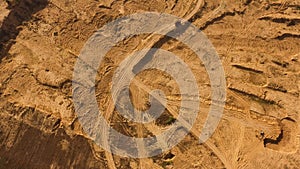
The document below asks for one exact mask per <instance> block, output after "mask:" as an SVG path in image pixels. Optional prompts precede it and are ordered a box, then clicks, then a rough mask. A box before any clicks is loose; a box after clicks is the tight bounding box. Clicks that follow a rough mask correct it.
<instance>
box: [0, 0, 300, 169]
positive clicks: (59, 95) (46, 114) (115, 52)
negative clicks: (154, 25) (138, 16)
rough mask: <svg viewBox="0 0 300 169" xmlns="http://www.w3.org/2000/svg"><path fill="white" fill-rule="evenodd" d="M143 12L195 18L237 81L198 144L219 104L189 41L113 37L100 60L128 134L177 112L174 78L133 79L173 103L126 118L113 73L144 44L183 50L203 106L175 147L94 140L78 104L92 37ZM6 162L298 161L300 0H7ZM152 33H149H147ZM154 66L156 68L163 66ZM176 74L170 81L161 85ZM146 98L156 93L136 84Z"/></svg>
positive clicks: (104, 98) (105, 97)
mask: <svg viewBox="0 0 300 169" xmlns="http://www.w3.org/2000/svg"><path fill="white" fill-rule="evenodd" d="M142 11H156V12H165V13H170V14H174V15H176V16H179V17H183V18H185V19H188V20H190V21H191V22H193V24H194V25H196V26H197V27H199V28H200V29H201V30H202V31H203V32H204V33H205V34H206V35H207V37H208V38H209V40H210V41H211V42H212V44H213V45H214V46H215V48H216V50H217V52H218V53H219V56H220V58H221V60H222V63H223V66H224V69H225V74H226V80H227V100H226V106H225V111H224V115H223V117H222V121H221V122H220V124H219V126H218V128H217V130H216V131H215V133H214V134H213V136H212V137H211V138H210V139H209V140H208V141H207V142H206V143H203V144H198V140H197V136H198V135H199V133H200V132H201V128H202V126H203V123H204V120H205V117H206V115H207V112H208V108H209V104H210V86H209V79H208V76H207V74H206V73H205V69H204V67H203V65H202V64H201V61H200V60H198V59H197V58H196V56H195V54H194V53H193V52H191V51H190V50H189V49H188V47H186V46H184V45H183V44H181V43H180V42H177V41H175V40H167V42H164V43H157V41H159V42H160V41H161V40H160V39H161V37H160V36H158V35H152V36H150V37H149V35H141V36H135V37H132V38H129V39H126V40H125V41H124V42H122V43H119V44H118V45H117V46H115V47H114V48H113V49H112V50H111V51H110V52H109V53H108V54H107V57H106V59H105V61H104V62H103V63H102V65H101V67H100V68H99V74H98V76H97V82H96V83H97V85H96V88H97V89H96V95H97V100H98V102H99V104H100V105H101V106H100V109H101V110H102V111H104V112H105V117H106V118H107V120H109V121H110V123H111V126H113V127H114V128H115V129H116V130H118V131H120V132H121V133H123V134H126V135H130V136H134V137H147V136H153V135H155V134H158V133H161V132H162V130H163V129H165V128H167V127H168V125H169V124H171V123H172V121H173V120H174V118H176V116H177V111H178V106H179V104H180V98H178V95H177V93H178V87H177V86H176V83H175V82H174V80H172V78H170V77H168V75H167V74H164V73H163V72H160V71H157V70H147V71H144V72H142V73H140V74H139V75H138V76H137V77H136V78H135V79H137V80H138V81H139V82H142V84H143V85H145V86H147V89H151V90H152V89H161V90H163V91H165V94H166V96H167V98H168V105H167V109H166V110H165V112H164V113H163V115H162V116H161V117H160V118H159V119H157V120H156V122H153V123H150V124H147V125H141V124H137V123H132V122H128V121H126V119H124V118H123V117H121V116H120V115H119V114H118V112H117V111H116V110H115V109H114V106H113V105H112V104H111V97H110V87H111V86H110V85H111V79H112V76H113V73H114V70H116V68H117V66H118V65H119V64H120V62H121V61H122V60H123V59H124V58H126V57H127V56H128V55H129V54H130V53H132V52H133V51H135V50H139V49H142V48H144V47H148V46H153V45H154V46H155V45H159V46H160V48H162V49H166V50H169V51H171V52H173V53H174V54H176V55H177V56H180V57H181V58H182V59H183V60H184V61H185V62H186V63H187V64H188V65H189V66H190V68H191V70H192V71H193V73H194V74H195V76H196V80H197V83H198V87H199V89H200V91H201V92H200V95H201V110H200V112H199V118H198V119H197V124H196V125H195V126H194V128H193V129H192V131H191V133H190V134H189V135H188V136H187V137H186V138H185V139H184V140H183V141H182V142H181V143H180V144H179V145H177V146H176V147H174V148H173V149H172V150H171V151H169V152H165V153H163V154H161V155H159V156H156V157H152V158H148V159H131V158H123V157H119V156H116V155H112V154H110V153H108V152H105V151H104V150H103V149H101V148H99V147H98V146H96V145H95V144H94V143H93V141H91V140H90V139H89V138H88V137H87V136H86V135H85V133H84V132H83V131H82V129H81V125H80V124H79V122H78V121H77V118H76V114H75V112H74V106H73V103H72V89H71V82H72V73H73V66H74V63H75V62H76V58H77V56H78V55H79V53H80V50H81V49H82V47H83V45H84V44H85V42H86V41H87V39H88V38H89V37H90V36H91V35H92V34H93V32H94V31H96V30H97V29H98V28H100V27H101V26H103V25H104V24H106V23H108V22H109V21H112V20H114V19H115V18H118V17H121V16H124V15H128V14H132V13H135V12H142ZM0 26H1V30H0V31H1V32H0V47H1V49H0V50H1V53H0V57H1V62H0V110H1V111H0V118H1V120H0V168H111V169H113V168H249V169H252V168H278V169H279V168H299V166H300V160H299V159H300V152H299V120H300V119H299V113H300V112H299V110H300V106H299V105H300V104H299V103H300V102H299V94H300V93H299V92H300V91H299V88H300V82H299V80H300V63H299V59H300V2H299V1H297V0H294V1H293V0H261V1H258V0H252V1H251V0H240V1H235V0H218V1H213V0H210V1H208V0H203V1H202V0H198V1H197V0H184V1H183V0H166V1H163V0H155V1H134V0H126V1H125V0H124V1H114V0H104V1H98V0H86V1H84V0H49V1H46V0H20V1H17V0H16V1H13V0H10V1H3V0H1V1H0ZM147 37H148V39H147V41H146V42H145V41H143V39H146V38H147ZM154 75H155V76H154ZM161 84H166V85H163V86H162V85H161ZM131 92H132V101H133V103H134V105H135V106H136V107H137V108H138V109H141V110H144V109H146V108H147V101H148V100H147V99H148V92H149V91H146V90H145V88H144V87H141V86H140V85H139V84H138V83H133V84H132V85H131Z"/></svg>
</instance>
